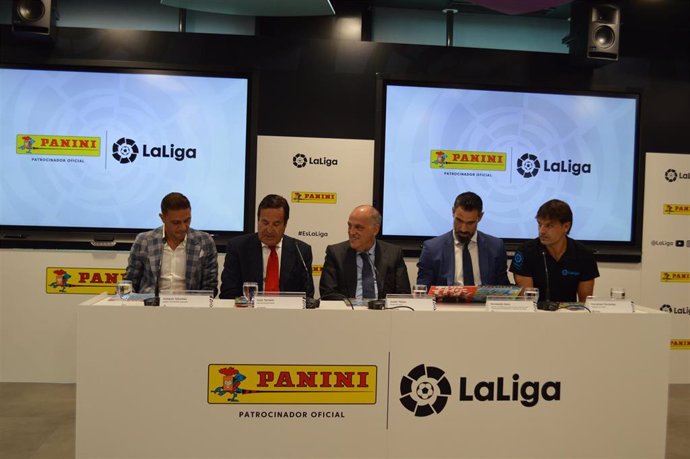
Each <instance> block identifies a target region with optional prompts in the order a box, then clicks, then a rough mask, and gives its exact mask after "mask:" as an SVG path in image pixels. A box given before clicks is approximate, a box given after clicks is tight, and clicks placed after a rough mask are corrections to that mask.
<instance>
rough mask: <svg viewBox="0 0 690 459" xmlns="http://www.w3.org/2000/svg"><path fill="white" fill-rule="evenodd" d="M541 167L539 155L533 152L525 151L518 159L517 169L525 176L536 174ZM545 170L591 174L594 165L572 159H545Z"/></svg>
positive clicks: (529, 176)
mask: <svg viewBox="0 0 690 459" xmlns="http://www.w3.org/2000/svg"><path fill="white" fill-rule="evenodd" d="M540 169H541V163H540V162H539V157H538V156H537V155H533V154H532V153H525V154H523V155H522V156H520V157H519V158H518V160H517V171H518V173H519V174H520V175H522V176H523V177H525V178H531V177H534V176H536V175H537V174H538V173H539V170H540ZM544 172H558V173H562V174H568V173H570V174H573V175H580V174H589V173H591V172H592V165H591V164H589V163H574V162H573V161H572V160H570V159H569V160H568V162H565V161H560V162H549V161H548V160H544Z"/></svg>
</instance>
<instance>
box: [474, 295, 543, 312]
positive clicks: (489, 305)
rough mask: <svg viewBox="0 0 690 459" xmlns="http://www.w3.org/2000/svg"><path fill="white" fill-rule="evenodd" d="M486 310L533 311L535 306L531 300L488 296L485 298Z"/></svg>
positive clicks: (535, 308)
mask: <svg viewBox="0 0 690 459" xmlns="http://www.w3.org/2000/svg"><path fill="white" fill-rule="evenodd" d="M486 310H487V311H493V312H535V311H536V310H537V307H536V305H535V304H534V301H532V300H520V299H515V300H505V299H492V298H489V299H487V300H486Z"/></svg>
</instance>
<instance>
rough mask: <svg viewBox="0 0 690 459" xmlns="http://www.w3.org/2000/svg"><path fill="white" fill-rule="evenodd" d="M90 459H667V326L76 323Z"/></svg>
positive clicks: (147, 319) (374, 318)
mask: <svg viewBox="0 0 690 459" xmlns="http://www.w3.org/2000/svg"><path fill="white" fill-rule="evenodd" d="M77 317H78V324H77V333H78V350H77V432H76V456H77V457H78V458H120V457H127V458H164V457H165V458H168V457H179V458H212V457H213V458H215V457H257V458H259V457H300V458H302V457H372V458H374V457H376V458H379V457H396V458H401V457H420V458H421V457H424V458H430V457H458V458H466V457H467V458H469V457H492V458H493V457H511V458H515V457H522V458H547V457H548V458H554V457H562V458H574V457H617V458H654V457H658V458H663V457H664V452H665V441H666V415H667V398H668V374H669V344H668V343H669V330H670V321H669V317H668V315H667V314H663V313H660V312H657V311H653V310H651V309H646V308H643V307H639V306H638V307H637V308H636V309H635V312H634V313H627V314H624V313H611V314H606V313H586V312H570V311H568V312H566V311H563V312H545V311H537V312H534V313H521V312H487V311H486V310H484V308H483V307H481V306H480V307H477V306H455V305H448V306H440V307H439V308H438V309H437V310H435V311H406V310H383V311H374V310H367V309H366V308H355V310H352V309H350V308H349V307H347V306H345V304H344V303H343V302H325V301H324V302H322V304H321V308H319V309H300V310H277V309H261V308H237V307H234V303H233V302H231V301H224V300H215V301H214V302H213V307H144V306H139V305H121V304H120V303H118V302H116V301H113V302H112V303H110V304H108V303H106V304H104V302H103V298H100V299H98V298H97V299H94V300H93V301H87V302H85V303H82V305H80V307H79V308H78V315H77Z"/></svg>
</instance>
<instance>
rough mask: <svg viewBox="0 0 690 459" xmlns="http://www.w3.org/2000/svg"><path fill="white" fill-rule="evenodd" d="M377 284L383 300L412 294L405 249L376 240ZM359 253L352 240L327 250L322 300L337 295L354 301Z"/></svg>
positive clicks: (320, 289)
mask: <svg viewBox="0 0 690 459" xmlns="http://www.w3.org/2000/svg"><path fill="white" fill-rule="evenodd" d="M374 256H375V258H376V262H375V263H374V265H375V266H376V284H377V286H378V294H379V298H380V299H383V298H386V295H387V294H389V293H410V279H409V278H408V277H407V266H405V261H404V260H403V255H402V250H401V249H400V247H398V246H397V245H394V244H389V243H387V242H383V241H378V240H377V241H376V251H375V254H374ZM356 257H357V254H356V252H355V251H354V250H352V248H351V247H350V243H349V242H348V241H345V242H341V243H339V244H334V245H329V246H328V247H326V260H325V261H324V263H323V271H322V272H321V282H320V283H319V292H320V293H321V297H322V298H323V297H326V296H328V295H330V294H333V293H336V294H340V295H345V296H346V297H348V298H354V297H355V294H356V291H357V261H356Z"/></svg>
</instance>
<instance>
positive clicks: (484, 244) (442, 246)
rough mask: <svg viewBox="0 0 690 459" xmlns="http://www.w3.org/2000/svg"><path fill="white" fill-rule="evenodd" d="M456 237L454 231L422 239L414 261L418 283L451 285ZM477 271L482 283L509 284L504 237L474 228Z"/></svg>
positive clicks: (453, 273)
mask: <svg viewBox="0 0 690 459" xmlns="http://www.w3.org/2000/svg"><path fill="white" fill-rule="evenodd" d="M454 244H455V240H454V239H453V231H449V232H447V233H445V234H442V235H440V236H437V237H435V238H433V239H429V240H428V241H425V242H424V244H423V245H422V253H421V255H420V256H419V262H418V263H417V283H418V284H424V285H426V286H427V287H430V286H432V285H453V284H454V282H455V248H454ZM477 248H478V251H479V273H480V275H481V277H482V279H481V280H482V284H484V285H510V281H509V280H508V269H507V267H508V260H507V258H506V249H505V245H504V244H503V240H502V239H500V238H497V237H494V236H491V235H489V234H486V233H482V232H481V231H477Z"/></svg>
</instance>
